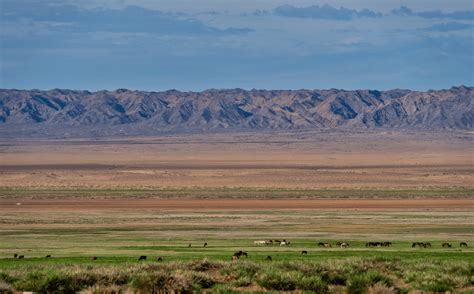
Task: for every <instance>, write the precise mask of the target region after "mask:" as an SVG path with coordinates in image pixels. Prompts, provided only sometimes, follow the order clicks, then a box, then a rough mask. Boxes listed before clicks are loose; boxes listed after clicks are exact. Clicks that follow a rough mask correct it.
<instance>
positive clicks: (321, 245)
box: [318, 242, 332, 248]
mask: <svg viewBox="0 0 474 294" xmlns="http://www.w3.org/2000/svg"><path fill="white" fill-rule="evenodd" d="M318 246H319V247H324V248H330V247H332V246H331V244H329V243H323V242H319V243H318Z"/></svg>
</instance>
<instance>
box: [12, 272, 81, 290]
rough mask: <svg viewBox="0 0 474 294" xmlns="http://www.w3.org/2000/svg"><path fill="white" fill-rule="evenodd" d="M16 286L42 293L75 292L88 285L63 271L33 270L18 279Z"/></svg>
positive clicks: (18, 288)
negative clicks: (80, 282)
mask: <svg viewBox="0 0 474 294" xmlns="http://www.w3.org/2000/svg"><path fill="white" fill-rule="evenodd" d="M14 287H15V289H17V290H22V291H33V292H40V293H75V292H77V291H79V290H81V289H83V288H85V287H86V285H83V284H78V283H75V281H74V279H72V278H71V277H70V276H68V275H65V274H63V273H56V272H31V273H28V274H27V275H26V276H24V277H23V278H21V279H20V280H18V281H16V282H15V284H14Z"/></svg>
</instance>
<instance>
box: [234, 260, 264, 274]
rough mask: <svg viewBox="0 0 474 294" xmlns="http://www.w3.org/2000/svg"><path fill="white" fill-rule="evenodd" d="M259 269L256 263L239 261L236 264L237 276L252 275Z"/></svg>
mask: <svg viewBox="0 0 474 294" xmlns="http://www.w3.org/2000/svg"><path fill="white" fill-rule="evenodd" d="M260 270H261V266H260V265H259V264H257V263H250V262H245V263H239V264H238V265H237V272H238V276H239V277H250V278H252V277H254V276H255V274H257V273H258V272H259V271H260Z"/></svg>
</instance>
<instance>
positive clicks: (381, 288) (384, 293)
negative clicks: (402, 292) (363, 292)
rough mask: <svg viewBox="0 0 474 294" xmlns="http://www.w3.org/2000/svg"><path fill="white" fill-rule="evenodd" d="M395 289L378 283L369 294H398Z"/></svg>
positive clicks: (370, 289) (371, 288)
mask: <svg viewBox="0 0 474 294" xmlns="http://www.w3.org/2000/svg"><path fill="white" fill-rule="evenodd" d="M397 293H398V291H397V290H396V289H395V287H389V286H387V285H385V284H383V283H377V284H375V285H373V286H371V287H370V288H369V289H368V290H367V294H397Z"/></svg>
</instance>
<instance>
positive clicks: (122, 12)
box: [0, 0, 474, 91]
mask: <svg viewBox="0 0 474 294" xmlns="http://www.w3.org/2000/svg"><path fill="white" fill-rule="evenodd" d="M473 3H474V1H471V0H450V1H446V0H405V1H404V0H383V1H382V0H360V1H357V0H326V1H317V0H300V1H290V0H286V1H285V0H81V1H73V0H0V88H9V89H10V88H16V89H44V90H46V89H53V88H67V89H83V90H92V91H96V90H102V89H107V90H114V89H118V88H127V89H137V90H146V91H161V90H168V89H178V90H183V91H201V90H205V89H210V88H243V89H252V88H257V89H303V88H304V89H328V88H339V89H378V90H387V89H395V88H404V89H412V90H428V89H442V88H450V87H451V86H457V85H467V86H472V85H474V83H473V81H474V38H473V32H474V4H473Z"/></svg>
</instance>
